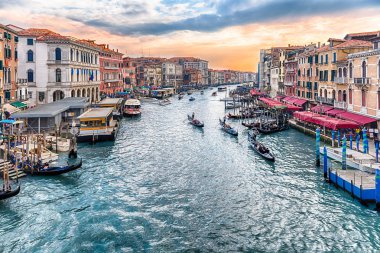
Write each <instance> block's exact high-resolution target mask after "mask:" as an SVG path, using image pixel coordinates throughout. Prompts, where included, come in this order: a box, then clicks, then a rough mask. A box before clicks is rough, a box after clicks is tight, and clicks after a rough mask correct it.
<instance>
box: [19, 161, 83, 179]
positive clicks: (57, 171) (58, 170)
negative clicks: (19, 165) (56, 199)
mask: <svg viewBox="0 0 380 253" xmlns="http://www.w3.org/2000/svg"><path fill="white" fill-rule="evenodd" d="M80 167H82V159H80V161H79V162H78V163H76V164H72V165H68V166H63V167H47V168H39V169H34V170H31V169H27V170H24V171H25V172H26V173H28V174H30V175H34V176H57V175H61V174H63V173H67V172H70V171H73V170H76V169H78V168H80Z"/></svg>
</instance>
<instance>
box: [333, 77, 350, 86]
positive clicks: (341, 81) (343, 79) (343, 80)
mask: <svg viewBox="0 0 380 253" xmlns="http://www.w3.org/2000/svg"><path fill="white" fill-rule="evenodd" d="M335 82H336V83H338V84H347V83H348V78H347V77H337V78H335Z"/></svg>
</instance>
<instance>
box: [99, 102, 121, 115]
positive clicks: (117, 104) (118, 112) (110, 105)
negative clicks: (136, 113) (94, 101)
mask: <svg viewBox="0 0 380 253" xmlns="http://www.w3.org/2000/svg"><path fill="white" fill-rule="evenodd" d="M98 106H99V107H101V108H113V112H112V114H113V118H114V119H115V120H119V119H120V118H121V111H122V108H123V99H122V98H105V99H103V100H102V101H100V102H99V103H98Z"/></svg>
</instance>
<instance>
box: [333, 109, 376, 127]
mask: <svg viewBox="0 0 380 253" xmlns="http://www.w3.org/2000/svg"><path fill="white" fill-rule="evenodd" d="M337 117H338V118H341V119H346V120H351V121H354V122H356V123H358V124H359V125H361V126H362V125H366V124H369V123H372V122H376V121H377V119H374V118H370V117H367V116H363V115H359V114H356V113H352V112H344V113H341V114H338V115H337Z"/></svg>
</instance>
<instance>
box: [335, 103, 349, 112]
mask: <svg viewBox="0 0 380 253" xmlns="http://www.w3.org/2000/svg"><path fill="white" fill-rule="evenodd" d="M334 107H335V108H339V109H343V110H347V102H344V101H340V102H339V101H334Z"/></svg>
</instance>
